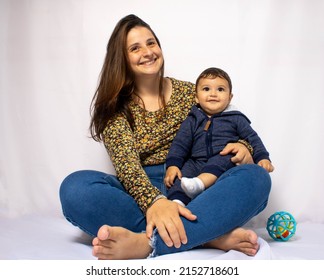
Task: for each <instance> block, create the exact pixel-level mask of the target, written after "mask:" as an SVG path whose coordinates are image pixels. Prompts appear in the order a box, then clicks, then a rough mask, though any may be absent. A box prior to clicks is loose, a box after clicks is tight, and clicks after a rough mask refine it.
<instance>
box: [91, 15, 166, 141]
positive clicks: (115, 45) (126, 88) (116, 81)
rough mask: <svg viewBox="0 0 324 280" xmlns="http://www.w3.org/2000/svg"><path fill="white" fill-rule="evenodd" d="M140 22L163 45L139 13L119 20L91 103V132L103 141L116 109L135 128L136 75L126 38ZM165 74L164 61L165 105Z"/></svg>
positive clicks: (161, 73)
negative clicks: (131, 66)
mask: <svg viewBox="0 0 324 280" xmlns="http://www.w3.org/2000/svg"><path fill="white" fill-rule="evenodd" d="M137 26H142V27H145V28H147V29H149V30H150V31H151V32H152V34H153V36H154V37H155V39H156V41H157V43H158V45H159V47H160V48H161V45H160V42H159V40H158V38H157V37H156V35H155V33H154V32H153V30H152V29H151V27H150V26H149V25H148V24H147V23H146V22H144V21H143V20H142V19H140V18H139V17H137V16H135V15H128V16H126V17H124V18H122V19H121V20H120V21H119V22H118V23H117V25H116V27H115V29H114V30H113V32H112V34H111V36H110V39H109V41H108V45H107V52H106V57H105V60H104V64H103V67H102V69H101V72H100V76H99V85H98V88H97V90H96V92H95V94H94V96H93V99H92V102H91V106H90V111H91V122H90V133H91V137H92V138H93V139H94V140H95V141H98V142H100V141H102V134H103V131H104V129H105V128H106V126H107V122H108V121H109V120H110V119H112V118H113V117H114V116H115V114H116V113H119V112H121V113H124V114H125V116H126V118H127V120H128V122H129V123H130V125H131V127H132V128H133V125H134V119H133V116H132V114H131V111H130V109H129V102H130V101H131V98H132V94H133V93H134V90H135V81H134V80H135V79H134V74H133V72H132V71H131V69H130V67H129V64H128V59H127V51H126V39H127V35H128V32H129V31H130V30H131V29H132V28H134V27H137ZM163 75H164V63H163V65H162V67H161V71H160V98H161V100H162V105H165V101H164V97H163V94H162V87H163Z"/></svg>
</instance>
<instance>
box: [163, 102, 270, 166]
mask: <svg viewBox="0 0 324 280" xmlns="http://www.w3.org/2000/svg"><path fill="white" fill-rule="evenodd" d="M230 108H231V106H229V109H227V110H225V111H224V112H222V113H219V114H215V115H213V116H211V117H208V116H207V115H206V113H204V112H203V110H201V109H200V108H199V107H198V106H196V105H195V106H193V107H192V109H191V111H190V113H189V115H188V117H187V118H186V119H185V121H184V122H183V123H182V124H181V126H180V129H179V130H178V132H177V135H176V137H175V138H174V140H173V142H172V144H171V147H170V150H169V153H168V156H167V159H166V166H167V167H169V166H177V167H178V168H179V169H181V168H182V166H183V165H184V163H185V162H186V161H187V160H188V159H189V158H191V159H193V160H194V161H196V160H197V161H207V160H208V159H209V158H211V157H213V156H215V155H217V154H219V152H220V151H221V150H223V148H224V147H225V146H226V145H227V144H228V143H236V142H237V141H238V140H239V139H242V140H246V141H247V142H249V144H250V145H251V146H252V147H253V160H254V162H255V163H258V162H259V161H260V160H262V159H268V160H270V159H269V153H268V151H267V150H266V148H265V146H264V145H263V143H262V141H261V139H260V137H259V136H258V134H257V133H256V132H255V131H254V130H253V129H252V127H251V125H250V124H251V122H250V120H249V119H248V118H247V117H246V116H245V115H244V114H243V113H241V112H239V111H237V110H230Z"/></svg>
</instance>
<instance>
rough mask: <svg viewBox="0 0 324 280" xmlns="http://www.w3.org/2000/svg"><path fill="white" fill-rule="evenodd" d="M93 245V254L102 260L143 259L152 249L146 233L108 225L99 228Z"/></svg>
mask: <svg viewBox="0 0 324 280" xmlns="http://www.w3.org/2000/svg"><path fill="white" fill-rule="evenodd" d="M92 245H93V250H92V254H93V255H94V256H95V257H97V258H98V259H100V260H127V259H143V258H147V257H148V255H149V254H150V253H151V251H152V248H151V246H150V245H149V239H148V238H147V237H146V234H145V233H134V232H132V231H129V230H127V229H125V228H122V227H110V226H107V225H104V226H102V227H101V228H100V229H99V231H98V235H97V237H95V238H94V239H93V241H92Z"/></svg>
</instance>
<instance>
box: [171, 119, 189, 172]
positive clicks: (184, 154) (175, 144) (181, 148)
mask: <svg viewBox="0 0 324 280" xmlns="http://www.w3.org/2000/svg"><path fill="white" fill-rule="evenodd" d="M192 123H193V118H192V117H191V116H190V115H189V116H188V117H187V118H186V119H185V120H184V121H183V123H182V124H181V126H180V128H179V130H178V132H177V134H176V136H175V138H174V139H173V141H172V144H171V147H170V150H169V153H168V155H167V158H166V167H167V168H168V167H169V166H177V167H178V168H179V169H181V168H182V166H183V164H184V163H185V161H186V160H187V159H188V158H189V156H190V153H191V148H192V143H193V127H192V126H193V125H192Z"/></svg>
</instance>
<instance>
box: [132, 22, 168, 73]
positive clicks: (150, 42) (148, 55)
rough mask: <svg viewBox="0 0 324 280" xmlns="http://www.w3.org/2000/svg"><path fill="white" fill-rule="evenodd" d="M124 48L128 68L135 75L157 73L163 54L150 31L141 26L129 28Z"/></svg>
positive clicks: (161, 63)
mask: <svg viewBox="0 0 324 280" xmlns="http://www.w3.org/2000/svg"><path fill="white" fill-rule="evenodd" d="M126 48H127V54H128V61H129V65H130V68H131V69H132V71H133V73H134V74H135V76H136V77H140V76H144V75H157V74H159V72H160V69H161V67H162V65H163V54H162V50H161V49H160V47H159V45H158V43H157V41H156V39H155V37H154V35H153V34H152V32H151V31H150V30H149V29H147V28H145V27H142V26H137V27H134V28H133V29H131V30H130V31H129V32H128V35H127V41H126Z"/></svg>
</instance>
